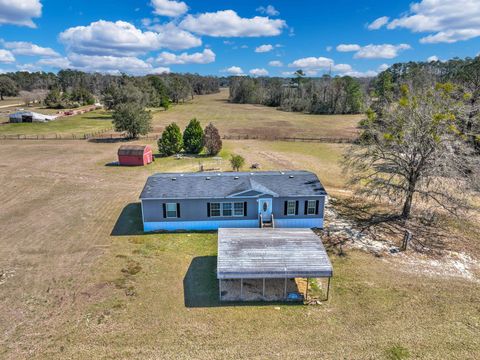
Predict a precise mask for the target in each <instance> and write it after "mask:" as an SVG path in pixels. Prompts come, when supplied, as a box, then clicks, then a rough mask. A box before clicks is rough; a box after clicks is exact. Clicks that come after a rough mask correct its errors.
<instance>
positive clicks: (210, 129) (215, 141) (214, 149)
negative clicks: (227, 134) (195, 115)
mask: <svg viewBox="0 0 480 360" xmlns="http://www.w3.org/2000/svg"><path fill="white" fill-rule="evenodd" d="M204 143H205V148H206V149H207V154H208V155H211V156H215V155H217V154H218V153H219V152H220V150H222V139H221V138H220V134H219V133H218V129H217V128H216V127H215V126H214V125H213V124H212V123H210V124H208V125H207V127H206V128H205V135H204Z"/></svg>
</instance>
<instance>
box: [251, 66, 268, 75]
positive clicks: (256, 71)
mask: <svg viewBox="0 0 480 360" xmlns="http://www.w3.org/2000/svg"><path fill="white" fill-rule="evenodd" d="M249 73H250V74H252V75H253V76H267V75H268V71H267V69H258V68H257V69H252V70H250V71H249Z"/></svg>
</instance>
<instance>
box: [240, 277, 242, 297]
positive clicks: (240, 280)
mask: <svg viewBox="0 0 480 360" xmlns="http://www.w3.org/2000/svg"><path fill="white" fill-rule="evenodd" d="M240 300H243V279H240Z"/></svg>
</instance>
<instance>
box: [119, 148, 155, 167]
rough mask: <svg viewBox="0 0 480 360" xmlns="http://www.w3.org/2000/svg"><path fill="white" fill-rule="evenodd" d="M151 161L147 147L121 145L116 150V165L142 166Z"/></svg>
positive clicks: (151, 153)
mask: <svg viewBox="0 0 480 360" xmlns="http://www.w3.org/2000/svg"><path fill="white" fill-rule="evenodd" d="M152 161H153V152H152V148H151V147H150V146H149V145H122V146H120V148H119V149H118V163H119V164H120V165H124V166H144V165H148V164H150V163H151V162H152Z"/></svg>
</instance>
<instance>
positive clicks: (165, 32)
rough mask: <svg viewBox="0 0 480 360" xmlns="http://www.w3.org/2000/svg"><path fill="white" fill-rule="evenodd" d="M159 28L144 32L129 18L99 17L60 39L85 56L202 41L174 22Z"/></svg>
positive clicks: (134, 52) (177, 46) (126, 53)
mask: <svg viewBox="0 0 480 360" xmlns="http://www.w3.org/2000/svg"><path fill="white" fill-rule="evenodd" d="M156 30H157V31H158V32H153V31H145V32H143V31H141V30H140V29H137V28H136V27H135V26H134V25H132V24H130V23H128V22H125V21H116V22H111V21H105V20H99V21H96V22H93V23H91V24H90V25H88V26H76V27H72V28H69V29H67V30H65V31H64V32H62V33H60V36H59V38H60V41H61V42H62V43H64V44H65V45H66V47H67V49H68V50H69V51H71V52H75V53H79V54H85V55H119V56H134V55H139V54H144V53H147V52H149V51H152V50H158V49H160V48H170V49H173V50H179V49H187V48H190V47H193V46H199V45H200V44H201V40H200V39H198V38H196V37H195V36H193V35H192V34H190V33H188V32H185V31H181V30H179V29H177V28H176V27H175V25H174V24H171V23H170V24H167V25H163V26H162V25H160V26H158V27H156Z"/></svg>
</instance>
